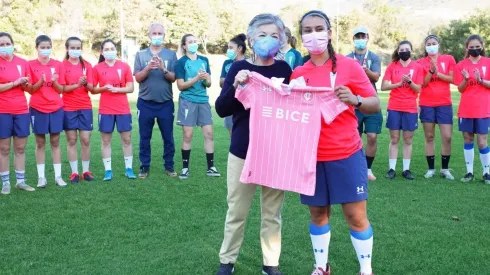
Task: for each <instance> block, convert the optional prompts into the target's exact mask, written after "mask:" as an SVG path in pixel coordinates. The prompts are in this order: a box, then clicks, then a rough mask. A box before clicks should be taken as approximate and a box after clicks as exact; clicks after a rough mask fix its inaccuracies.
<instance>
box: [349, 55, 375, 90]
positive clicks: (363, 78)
mask: <svg viewBox="0 0 490 275" xmlns="http://www.w3.org/2000/svg"><path fill="white" fill-rule="evenodd" d="M350 65H351V66H350V70H349V72H350V78H349V83H347V85H346V86H347V87H349V89H350V90H351V91H352V93H353V94H355V95H360V96H362V97H371V96H375V95H376V91H375V90H374V87H373V84H371V81H370V80H369V78H368V76H367V75H366V73H365V72H364V70H363V68H362V67H361V65H359V63H358V62H357V61H355V60H351V63H350Z"/></svg>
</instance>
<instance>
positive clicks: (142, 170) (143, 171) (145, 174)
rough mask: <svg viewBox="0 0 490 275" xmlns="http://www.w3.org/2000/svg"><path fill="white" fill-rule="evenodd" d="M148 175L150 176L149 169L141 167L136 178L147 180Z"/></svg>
mask: <svg viewBox="0 0 490 275" xmlns="http://www.w3.org/2000/svg"><path fill="white" fill-rule="evenodd" d="M149 174H150V167H144V166H142V167H141V168H140V173H139V175H138V177H139V178H140V179H146V178H148V175H149Z"/></svg>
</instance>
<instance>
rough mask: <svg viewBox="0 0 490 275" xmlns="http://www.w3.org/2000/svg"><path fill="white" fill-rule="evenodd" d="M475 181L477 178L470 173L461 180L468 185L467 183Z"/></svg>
mask: <svg viewBox="0 0 490 275" xmlns="http://www.w3.org/2000/svg"><path fill="white" fill-rule="evenodd" d="M474 179H475V176H474V175H473V173H468V174H466V175H464V177H463V178H462V179H461V182H464V183H467V182H470V181H473V180H474Z"/></svg>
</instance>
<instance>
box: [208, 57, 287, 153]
mask: <svg viewBox="0 0 490 275" xmlns="http://www.w3.org/2000/svg"><path fill="white" fill-rule="evenodd" d="M241 70H249V71H251V72H257V73H259V74H261V75H263V76H264V77H267V78H272V77H276V78H284V83H286V84H287V83H289V78H290V77H291V68H290V67H289V65H288V64H287V63H286V62H284V61H279V60H276V61H275V62H274V64H272V65H270V66H257V65H253V64H251V63H250V62H248V61H247V60H241V61H237V62H235V63H233V66H231V68H230V71H229V72H228V75H227V76H226V79H225V83H224V84H223V88H222V89H221V94H220V95H219V97H218V98H217V99H216V104H215V108H216V112H217V113H218V115H219V116H220V117H227V116H231V115H233V130H232V132H231V142H230V153H231V154H233V155H234V156H236V157H238V158H241V159H245V157H246V156H247V150H248V144H249V137H250V128H249V124H250V110H245V108H244V107H243V104H242V103H241V102H240V101H238V99H236V98H235V88H234V87H233V83H234V82H235V76H236V75H237V74H238V72H239V71H241Z"/></svg>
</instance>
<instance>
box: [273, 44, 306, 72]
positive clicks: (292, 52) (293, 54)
mask: <svg viewBox="0 0 490 275" xmlns="http://www.w3.org/2000/svg"><path fill="white" fill-rule="evenodd" d="M275 59H276V60H284V61H286V62H287V63H288V64H289V67H291V70H294V69H295V68H296V67H298V66H301V65H303V57H302V56H301V53H300V52H299V51H298V50H296V49H293V48H291V49H289V51H287V52H286V53H283V52H281V51H279V52H277V54H276V57H275Z"/></svg>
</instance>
